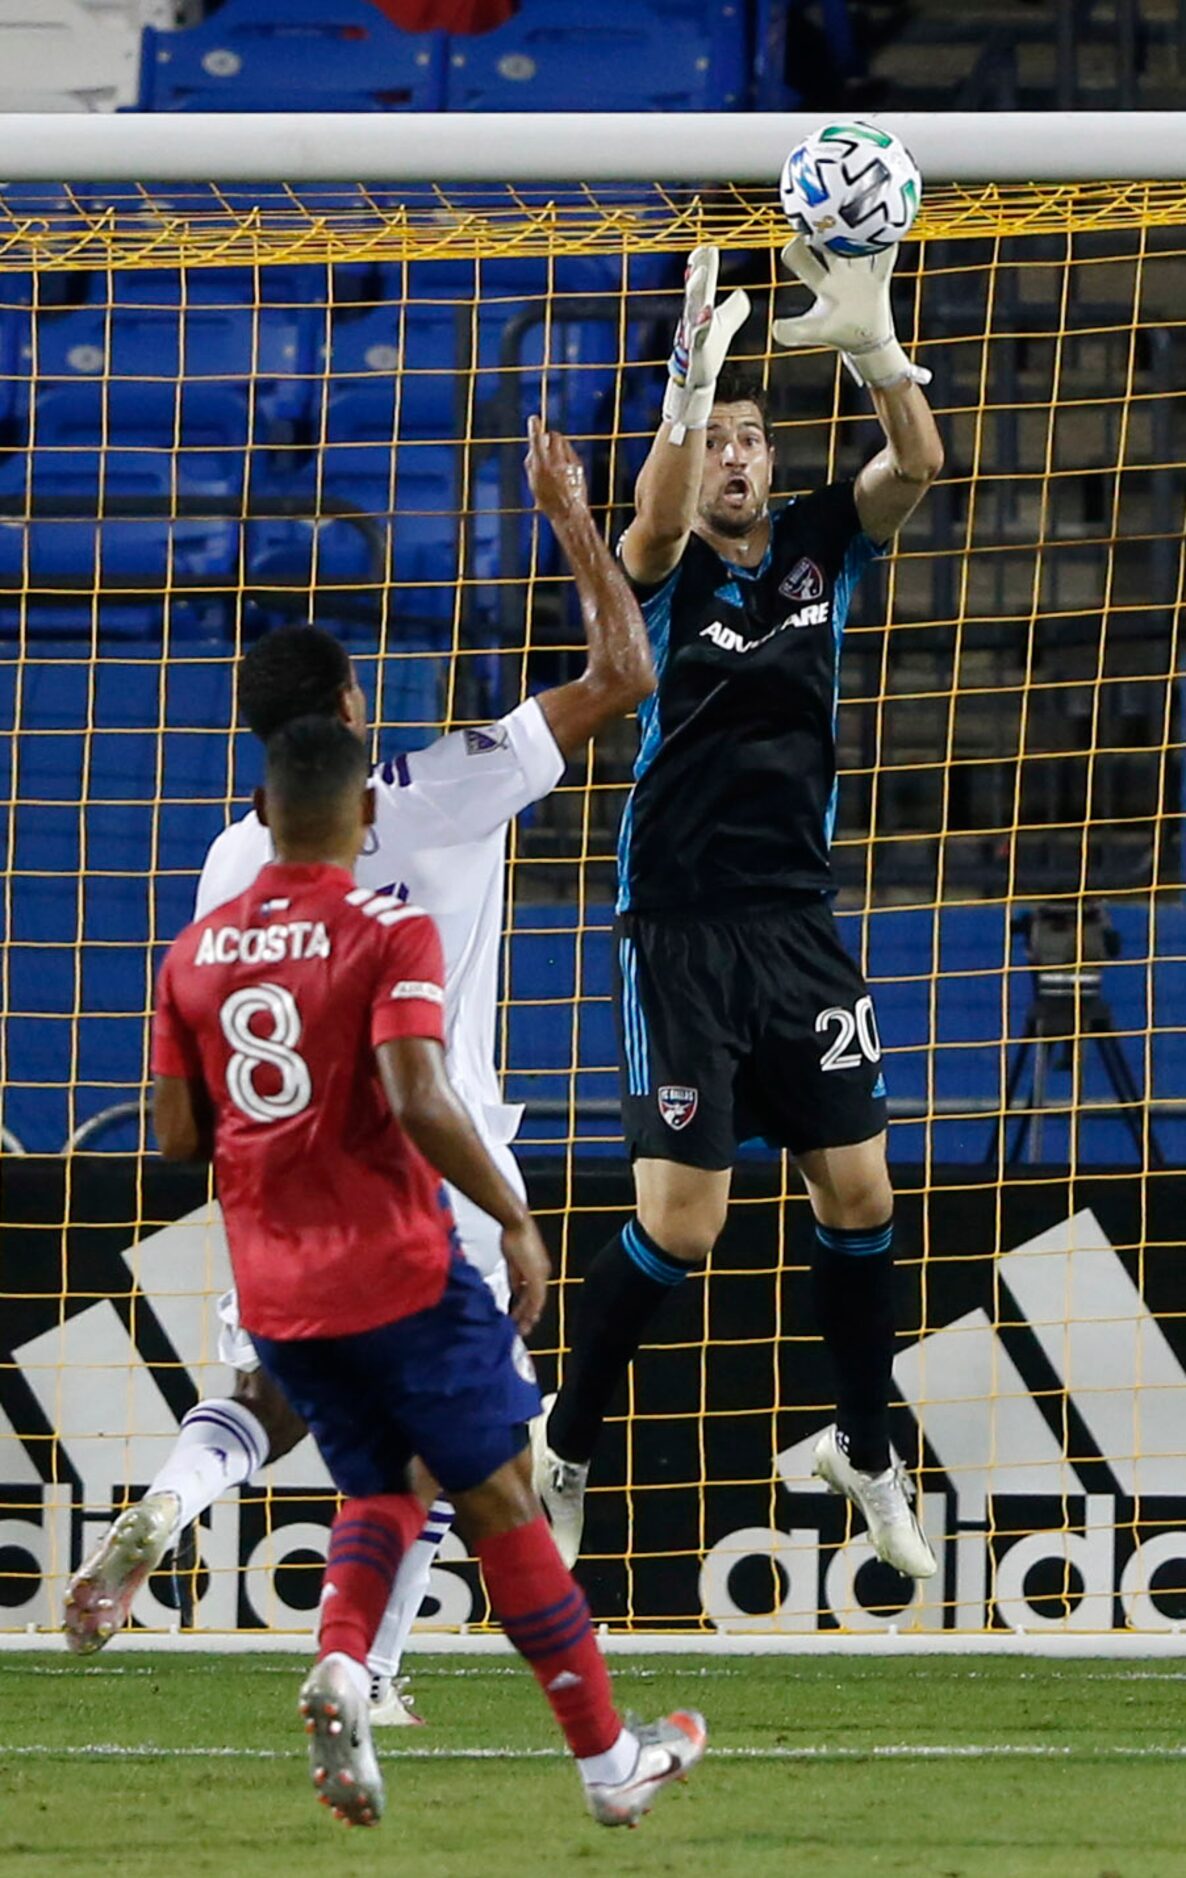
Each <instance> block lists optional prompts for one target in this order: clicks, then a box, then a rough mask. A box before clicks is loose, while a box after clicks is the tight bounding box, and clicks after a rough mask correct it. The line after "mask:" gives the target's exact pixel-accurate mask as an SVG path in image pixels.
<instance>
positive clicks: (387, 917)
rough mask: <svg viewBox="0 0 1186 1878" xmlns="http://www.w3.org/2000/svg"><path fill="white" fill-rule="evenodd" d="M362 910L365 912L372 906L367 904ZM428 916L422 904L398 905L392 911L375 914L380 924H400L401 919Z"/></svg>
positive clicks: (424, 917)
mask: <svg viewBox="0 0 1186 1878" xmlns="http://www.w3.org/2000/svg"><path fill="white" fill-rule="evenodd" d="M362 910H363V912H364V913H369V912H370V908H369V907H366V906H364V907H363V909H362ZM427 917H428V915H427V914H426V913H425V911H424V908H423V907H422V906H397V907H395V908H394V909H393V910H392V911H391V912H390V913H377V914H376V915H375V918H376V919H377V920H378V922H379V924H380V926H398V925H399V922H400V920H401V919H426V918H427Z"/></svg>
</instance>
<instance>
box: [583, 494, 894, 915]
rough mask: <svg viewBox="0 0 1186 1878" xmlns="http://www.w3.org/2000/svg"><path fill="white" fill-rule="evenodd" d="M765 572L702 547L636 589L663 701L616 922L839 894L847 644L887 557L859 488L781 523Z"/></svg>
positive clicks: (631, 815) (822, 498)
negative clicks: (862, 586) (868, 573)
mask: <svg viewBox="0 0 1186 1878" xmlns="http://www.w3.org/2000/svg"><path fill="white" fill-rule="evenodd" d="M770 522H771V527H770V545H769V547H768V548H767V550H766V553H765V555H764V556H763V559H762V561H761V564H760V565H759V566H758V567H754V568H745V567H738V566H736V565H735V564H734V563H733V562H731V561H726V560H724V559H722V557H721V556H720V555H719V554H717V552H716V551H715V549H713V548H710V547H709V545H708V543H707V542H706V541H703V540H701V538H700V536H699V535H692V536H691V537H690V538H689V541H688V545H687V547H686V548H685V549H684V553H683V556H682V558H681V560H680V563H679V565H678V567H676V568H675V569H674V571H673V572H672V573H671V574H670V575H669V576H668V578H667V579H666V580H665V581H664V582H663V583H662V585H661V586H659V587H652V588H640V589H638V594H639V600H640V603H641V605H642V610H643V615H644V617H645V619H646V622H647V628H648V631H649V633H650V636H651V645H652V649H653V652H654V658H655V666H656V670H657V672H658V680H659V682H658V688H657V689H656V691H655V692H654V693H653V694H652V695H651V696H650V697H649V698H648V699H647V700H646V702H645V703H644V704H643V705H642V706H641V708H640V710H639V713H638V717H639V727H640V732H641V741H640V744H639V751H638V759H637V761H636V763H635V766H634V778H635V780H634V788H633V789H632V791H631V793H630V799H629V801H628V803H627V805H626V810H625V814H624V815H623V817H622V828H621V834H620V836H619V840H618V879H619V892H618V910H619V911H620V912H623V911H627V910H632V911H634V910H636V911H638V912H654V913H663V912H684V911H705V910H708V909H712V910H713V911H714V912H716V913H718V914H719V913H722V912H724V913H727V912H729V911H730V910H732V909H733V908H739V907H747V906H750V907H752V906H770V905H775V904H777V903H778V902H779V901H780V900H782V899H783V898H785V897H786V896H787V895H791V894H793V895H802V894H804V893H827V892H829V891H830V890H831V888H832V886H833V881H832V869H831V863H830V860H829V854H828V850H829V844H830V842H831V837H832V823H833V821H834V819H835V812H836V704H837V697H838V687H839V664H840V644H841V639H842V636H843V632H844V622H845V618H846V615H847V613H848V608H849V601H850V598H851V595H852V590H853V587H854V585H855V583H856V581H857V579H858V578H859V576H860V574H861V572H862V570H863V569H864V568H865V567H866V566H867V565H868V563H869V561H870V560H871V559H872V558H873V557H874V556H875V555H876V553H877V552H878V550H877V548H876V546H875V545H874V543H873V542H872V541H870V539H869V537H868V536H867V535H866V534H864V533H863V531H862V529H861V524H860V521H859V519H858V517H857V509H856V500H855V497H854V494H853V485H852V483H851V482H843V483H832V484H830V485H829V486H828V487H827V488H825V489H817V490H815V491H814V492H813V493H812V494H811V495H807V496H801V497H799V499H798V500H797V501H794V502H790V503H788V504H787V505H786V506H785V507H783V508H781V509H779V510H776V511H775V512H774V513H773V514H772V515H771V518H770Z"/></svg>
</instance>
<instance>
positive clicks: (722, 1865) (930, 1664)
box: [0, 1647, 1186, 1878]
mask: <svg viewBox="0 0 1186 1878" xmlns="http://www.w3.org/2000/svg"><path fill="white" fill-rule="evenodd" d="M302 1667H303V1666H302V1663H301V1662H300V1661H298V1660H297V1659H296V1658H289V1657H278V1656H265V1655H255V1656H232V1657H225V1656H224V1657H215V1656H179V1655H174V1656H168V1655H159V1656H155V1655H154V1656H144V1655H139V1654H135V1653H133V1652H125V1653H123V1654H122V1655H121V1654H120V1653H119V1650H118V1647H117V1648H115V1649H113V1650H111V1651H110V1652H109V1653H108V1654H107V1655H105V1656H103V1657H100V1658H97V1659H94V1660H93V1661H91V1662H89V1663H76V1662H73V1661H71V1660H70V1659H68V1658H67V1657H66V1656H65V1654H64V1653H63V1654H60V1655H49V1654H44V1655H41V1654H38V1655H36V1656H32V1655H23V1654H20V1655H18V1654H12V1655H7V1656H5V1655H2V1654H0V1872H2V1873H3V1878H74V1875H75V1874H83V1873H102V1874H109V1873H118V1874H119V1878H142V1875H143V1878H148V1875H149V1874H151V1875H152V1878H189V1875H190V1874H191V1873H192V1874H207V1873H208V1874H211V1875H212V1878H213V1875H214V1874H217V1875H218V1878H272V1875H273V1874H283V1878H304V1875H305V1874H308V1873H314V1872H315V1873H317V1874H318V1878H322V1875H323V1874H324V1875H326V1878H333V1875H334V1874H337V1873H345V1874H355V1873H371V1872H373V1873H376V1874H395V1873H398V1874H399V1875H400V1878H561V1875H562V1874H570V1873H572V1874H577V1875H578V1878H581V1875H583V1874H587V1875H588V1878H597V1875H598V1874H605V1878H609V1875H610V1874H613V1878H622V1875H623V1874H634V1873H639V1874H650V1873H655V1874H660V1873H662V1874H678V1878H694V1875H695V1878H742V1875H743V1874H744V1878H764V1875H765V1874H771V1875H773V1874H780V1873H787V1874H798V1873H801V1874H804V1875H805V1878H806V1875H807V1874H810V1878H867V1875H868V1874H880V1873H909V1874H911V1878H989V1874H991V1878H1162V1874H1164V1875H1165V1878H1170V1874H1173V1875H1174V1878H1180V1875H1181V1874H1182V1872H1183V1871H1186V1745H1184V1743H1186V1720H1184V1716H1183V1698H1184V1696H1186V1663H1179V1662H1175V1660H1173V1659H1164V1658H1163V1659H1158V1660H1142V1661H1135V1660H1133V1661H1124V1662H1104V1661H1091V1660H1086V1661H1082V1660H1074V1661H1068V1660H1065V1659H1064V1660H1061V1661H1057V1662H1051V1661H1048V1660H1043V1659H1041V1658H1010V1659H1004V1660H1002V1659H991V1660H990V1659H988V1658H984V1657H979V1658H977V1657H967V1656H962V1657H952V1658H948V1659H945V1660H937V1659H936V1658H933V1657H929V1658H903V1659H899V1660H896V1661H886V1660H884V1659H870V1658H854V1657H847V1656H845V1657H842V1656H832V1657H818V1656H816V1657H793V1656H787V1657H757V1658H746V1657H736V1656H732V1657H726V1656H720V1657H716V1658H714V1657H712V1656H711V1655H707V1654H705V1655H698V1656H694V1657H691V1656H689V1657H670V1656H667V1657H649V1658H643V1657H619V1658H617V1659H616V1660H615V1662H614V1673H615V1679H616V1682H617V1686H618V1691H619V1699H620V1701H621V1702H622V1704H623V1705H624V1706H628V1707H631V1708H634V1709H636V1710H637V1711H638V1712H639V1713H640V1714H642V1715H644V1716H648V1715H653V1714H657V1713H659V1712H661V1711H665V1710H667V1709H669V1708H671V1707H674V1706H676V1705H677V1704H679V1703H680V1702H683V1703H686V1704H689V1705H692V1706H698V1707H700V1708H702V1709H703V1710H704V1712H705V1714H706V1715H707V1717H708V1721H709V1727H710V1731H711V1742H712V1745H711V1747H710V1751H709V1756H708V1759H707V1760H706V1761H705V1763H704V1765H703V1766H702V1767H701V1768H700V1769H699V1770H698V1772H697V1773H696V1774H695V1775H694V1776H693V1778H692V1780H691V1781H690V1782H689V1783H688V1785H687V1786H684V1787H679V1788H676V1790H675V1791H674V1792H673V1793H671V1794H669V1795H667V1796H665V1797H664V1798H663V1799H662V1800H661V1801H660V1802H659V1804H658V1806H657V1807H656V1809H655V1811H654V1813H652V1814H651V1815H650V1817H649V1818H647V1819H646V1820H644V1821H643V1823H642V1825H641V1827H640V1828H639V1830H638V1831H637V1832H607V1831H606V1830H605V1829H604V1828H601V1827H598V1826H595V1825H594V1824H593V1822H592V1821H591V1820H589V1819H588V1818H587V1817H586V1815H585V1814H584V1812H583V1810H582V1806H581V1799H580V1793H579V1789H578V1783H577V1779H576V1776H575V1774H574V1772H573V1770H572V1769H571V1767H569V1766H567V1765H566V1764H565V1763H564V1760H563V1758H562V1757H561V1755H560V1754H559V1752H558V1751H557V1737H556V1735H555V1733H554V1731H553V1729H552V1726H551V1720H550V1717H549V1716H548V1714H547V1711H546V1709H545V1707H544V1704H543V1701H542V1698H541V1697H540V1696H539V1695H538V1693H537V1691H536V1688H535V1685H534V1683H533V1682H532V1680H531V1678H530V1677H529V1675H528V1674H527V1673H526V1672H525V1671H523V1670H522V1669H521V1668H520V1667H519V1666H518V1664H516V1663H513V1662H511V1661H509V1660H505V1659H498V1658H491V1657H481V1658H474V1657H471V1658H468V1659H467V1658H458V1657H449V1658H445V1657H435V1658H433V1657H414V1658H413V1659H412V1662H411V1667H412V1670H413V1672H414V1674H413V1681H414V1686H415V1692H416V1697H417V1700H418V1702H419V1704H420V1706H421V1708H422V1710H423V1711H424V1713H425V1714H426V1716H427V1717H428V1719H429V1722H430V1726H429V1727H426V1728H423V1729H416V1730H414V1731H413V1730H399V1731H396V1732H391V1731H383V1733H382V1735H381V1736H380V1747H381V1752H382V1755H383V1758H384V1763H385V1773H386V1778H387V1804H388V1811H387V1817H386V1819H385V1821H384V1823H383V1824H382V1826H381V1827H379V1828H378V1829H377V1830H375V1831H373V1832H359V1831H348V1830H347V1829H346V1828H344V1827H343V1826H341V1825H339V1824H338V1823H337V1822H336V1821H334V1820H333V1819H331V1818H330V1816H329V1814H328V1813H327V1812H325V1811H324V1810H323V1809H322V1808H320V1807H319V1806H317V1805H316V1803H315V1801H314V1799H313V1795H312V1790H311V1788H310V1786H309V1784H308V1777H307V1774H306V1770H305V1752H304V1737H303V1734H302V1733H301V1729H300V1724H299V1722H298V1721H297V1719H296V1692H297V1687H298V1684H299V1680H300V1676H301V1673H302Z"/></svg>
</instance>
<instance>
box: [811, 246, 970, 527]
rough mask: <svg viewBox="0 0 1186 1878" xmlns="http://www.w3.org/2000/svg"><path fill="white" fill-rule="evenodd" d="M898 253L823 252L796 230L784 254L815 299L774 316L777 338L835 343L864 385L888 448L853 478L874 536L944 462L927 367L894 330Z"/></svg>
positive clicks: (917, 496)
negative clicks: (925, 389)
mask: <svg viewBox="0 0 1186 1878" xmlns="http://www.w3.org/2000/svg"><path fill="white" fill-rule="evenodd" d="M897 252H898V251H897V249H896V248H887V249H886V250H885V251H884V253H882V254H878V255H871V256H865V257H861V258H859V259H845V258H841V257H839V256H837V255H828V256H827V257H826V259H825V257H824V256H822V255H820V254H817V253H816V251H815V249H814V248H812V247H811V246H809V244H808V243H807V241H805V240H804V238H803V236H802V235H800V236H798V237H797V238H796V239H795V240H794V241H791V242H788V244H787V246H786V247H785V248H784V249H783V251H782V258H783V260H784V261H785V262H786V264H787V266H788V267H789V268H790V269H791V271H792V272H793V273H795V274H797V275H798V276H799V279H800V280H801V281H802V282H803V284H804V286H806V287H809V288H810V289H811V291H812V293H813V294H814V295H815V304H814V305H813V306H812V307H811V308H810V309H809V310H808V311H807V312H806V313H802V314H800V315H799V316H798V317H797V318H795V319H789V320H776V321H775V322H774V337H775V339H776V340H777V341H778V343H779V345H782V346H787V347H788V348H790V349H791V350H796V349H798V348H799V347H802V346H821V345H824V346H835V347H836V349H837V351H838V352H840V353H841V355H842V356H843V358H844V362H845V364H846V365H847V367H848V369H849V371H850V372H851V373H852V374H853V376H854V378H856V379H858V380H859V381H860V382H861V383H862V384H864V385H866V386H867V387H868V389H869V393H870V395H871V397H872V399H873V405H874V408H875V410H876V412H877V415H878V418H879V419H880V420H881V427H882V429H883V431H884V432H885V440H886V447H885V449H884V450H881V451H879V452H878V454H877V455H876V456H875V457H874V458H873V459H872V461H871V462H869V463H866V465H865V467H864V469H863V470H862V471H861V473H860V475H859V476H858V477H857V482H856V503H857V513H858V515H859V516H860V518H861V527H862V528H863V529H864V530H865V533H866V534H867V535H871V536H872V537H873V539H874V540H875V541H885V540H886V539H888V537H889V536H890V535H894V534H896V533H897V531H898V529H899V528H901V526H902V524H903V522H904V521H905V520H906V519H907V517H908V516H909V515H911V514H912V513H913V511H914V510H915V509H916V508H917V507H918V505H919V503H920V502H921V501H922V499H923V496H924V495H925V494H926V492H927V490H928V489H929V488H930V486H931V484H932V483H933V482H934V480H935V478H936V476H937V475H938V474H939V471H940V470H941V469H942V467H943V444H942V441H941V439H940V436H939V432H938V430H937V429H936V427H935V420H934V418H933V417H932V415H931V409H930V406H929V405H928V403H927V401H926V398H925V397H924V396H923V393H922V389H921V387H922V386H923V385H925V384H927V383H928V382H929V380H930V376H931V374H930V373H929V372H928V371H926V370H925V369H924V368H923V367H922V366H919V365H915V364H913V363H912V361H911V360H910V359H909V358H908V357H907V356H906V353H905V352H904V351H903V349H902V347H901V345H900V344H899V343H898V338H897V334H896V333H895V331H894V317H893V308H892V306H891V304H890V276H891V274H892V273H893V267H894V262H895V260H896V259H897Z"/></svg>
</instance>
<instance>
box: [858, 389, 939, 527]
mask: <svg viewBox="0 0 1186 1878" xmlns="http://www.w3.org/2000/svg"><path fill="white" fill-rule="evenodd" d="M870 391H871V394H872V398H873V407H874V409H875V410H876V412H877V415H878V418H879V419H880V420H881V428H882V430H883V431H884V432H885V449H884V450H879V451H878V453H877V455H876V456H875V457H871V458H870V460H869V462H868V463H866V465H865V467H864V469H863V470H862V471H861V473H860V475H859V476H858V477H857V482H856V491H855V493H856V502H857V514H858V515H859V516H860V518H861V527H862V528H863V529H864V531H865V533H866V534H867V535H871V536H872V537H873V540H874V541H887V540H888V539H889V537H890V536H891V535H896V534H897V532H898V530H899V528H901V526H902V524H903V523H904V522H905V521H906V520H907V519H908V517H909V516H911V515H912V514H913V513H914V511H915V509H916V508H917V507H918V505H919V503H920V502H921V501H922V499H923V497H924V496H925V495H926V493H927V490H928V489H929V488H930V486H931V484H932V483H933V482H934V480H935V478H936V476H937V475H938V474H939V471H940V470H941V469H942V468H943V444H942V440H941V439H940V436H939V432H938V430H937V429H936V428H935V420H934V418H933V417H932V415H931V407H930V405H929V404H928V403H927V401H926V398H925V396H924V394H923V392H922V390H921V389H920V387H919V386H918V385H916V384H914V383H913V382H912V381H911V380H910V379H908V378H906V379H901V380H900V381H899V382H898V383H897V384H896V385H885V386H876V385H874V386H871V387H870Z"/></svg>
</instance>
